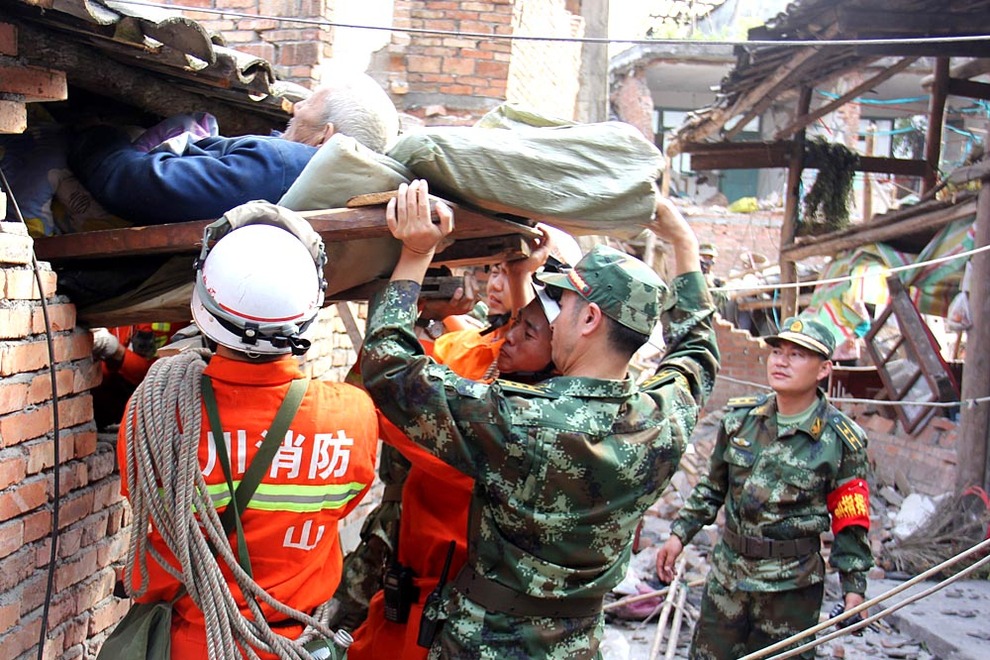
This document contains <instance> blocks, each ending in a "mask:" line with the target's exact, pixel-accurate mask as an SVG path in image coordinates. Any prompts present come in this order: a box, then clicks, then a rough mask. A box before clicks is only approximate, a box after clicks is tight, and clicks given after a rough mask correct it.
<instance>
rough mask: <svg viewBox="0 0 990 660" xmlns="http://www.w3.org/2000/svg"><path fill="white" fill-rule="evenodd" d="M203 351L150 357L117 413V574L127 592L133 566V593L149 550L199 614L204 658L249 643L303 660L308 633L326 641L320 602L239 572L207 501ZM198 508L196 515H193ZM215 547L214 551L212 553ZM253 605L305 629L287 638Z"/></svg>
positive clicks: (144, 577) (235, 653)
mask: <svg viewBox="0 0 990 660" xmlns="http://www.w3.org/2000/svg"><path fill="white" fill-rule="evenodd" d="M210 355H211V354H210V352H209V351H207V350H204V349H197V350H190V351H186V352H183V353H181V354H179V355H176V356H174V357H169V358H163V359H160V360H158V361H156V362H155V363H154V364H153V365H152V366H151V369H150V370H149V371H148V375H147V376H146V377H145V379H144V381H142V383H141V385H140V386H138V388H137V390H136V391H135V393H134V396H133V398H132V400H131V404H130V406H129V408H128V412H127V415H126V426H125V433H126V443H127V450H126V451H127V456H126V466H127V475H128V481H129V486H130V497H129V499H130V503H131V510H132V521H131V526H130V533H131V538H130V544H129V547H128V552H127V565H126V567H125V573H124V574H125V579H126V583H127V585H128V589H130V588H131V585H133V584H134V581H133V578H134V572H135V570H137V574H138V576H139V577H140V583H139V586H138V588H137V589H136V590H134V591H133V592H132V593H131V596H132V597H139V596H141V595H142V594H144V593H145V592H146V591H147V588H148V569H147V556H148V554H150V555H151V556H152V557H154V559H155V561H157V562H158V563H159V565H161V566H162V567H163V568H164V569H165V570H166V571H167V572H168V573H169V574H170V575H172V576H173V577H174V578H175V579H177V580H179V581H180V582H181V583H182V584H184V585H185V588H186V590H187V591H188V594H189V596H190V597H191V598H192V599H193V602H195V603H196V605H197V606H198V607H199V608H200V609H201V610H202V612H203V615H204V617H205V619H206V641H207V645H208V648H209V655H210V657H211V658H239V657H241V655H242V654H243V655H245V656H247V657H248V658H252V659H257V658H258V657H259V656H258V654H257V653H256V652H255V650H254V649H259V650H264V651H267V652H270V653H275V654H276V655H278V656H279V657H280V658H286V659H289V660H297V659H298V660H309V659H310V658H312V655H311V654H310V653H309V652H308V651H307V650H305V649H304V648H303V644H305V643H306V642H307V641H309V640H311V639H313V638H314V637H316V636H322V637H326V638H327V639H329V638H332V637H333V632H332V631H330V629H329V627H328V626H327V621H328V620H329V615H330V609H329V607H327V606H326V605H324V606H321V607H320V608H318V609H317V611H316V613H315V617H312V616H309V615H307V614H304V613H302V612H299V611H296V610H295V609H293V608H291V607H288V606H286V605H284V604H282V603H280V602H279V601H277V600H275V599H274V598H272V597H271V596H269V595H268V593H267V592H265V590H264V589H262V588H261V587H260V586H258V584H257V583H256V582H255V581H254V580H253V579H252V578H251V577H250V576H249V575H248V574H247V573H245V572H244V570H243V569H242V568H241V566H240V564H239V563H238V561H237V557H236V556H235V555H234V552H233V550H232V549H231V547H230V543H229V541H228V539H227V535H226V534H225V533H224V531H223V525H222V524H221V523H220V517H219V516H218V514H217V510H216V509H215V508H214V506H213V501H212V499H211V498H210V493H209V490H208V489H207V484H206V480H205V479H204V478H203V473H202V471H201V469H200V466H199V457H198V451H199V441H200V434H201V430H202V423H203V420H202V403H201V402H202V398H201V393H200V376H201V374H202V373H203V370H204V369H205V367H206V361H207V360H209V357H210ZM197 512H198V515H197ZM149 523H150V524H152V525H154V528H155V529H156V530H157V531H158V532H159V533H160V534H161V535H162V538H163V539H164V541H165V544H166V545H167V546H168V548H169V550H171V552H172V554H173V555H175V558H176V560H177V561H178V564H179V570H176V569H175V568H174V567H173V566H172V565H171V564H170V563H169V562H168V561H166V560H165V559H164V558H163V557H162V556H161V555H160V553H158V551H157V550H155V548H154V547H153V546H152V545H151V544H150V543H149V542H148V529H149V527H148V525H149ZM211 546H212V548H214V549H215V551H216V554H214V552H213V551H212V550H211ZM220 562H223V564H226V566H227V568H228V569H229V570H230V572H231V573H232V574H233V576H234V579H235V581H236V583H237V585H238V587H240V590H241V592H242V593H243V594H244V595H245V597H246V600H247V604H248V608H249V609H250V612H251V617H250V618H248V617H245V616H244V615H243V614H242V613H241V611H240V608H238V606H237V602H236V601H235V599H234V596H233V594H231V591H230V587H229V586H228V585H227V582H226V580H225V578H224V575H223V573H222V572H221V568H220V566H221V564H220ZM259 602H261V603H264V604H265V605H267V606H268V607H270V608H271V609H273V610H275V611H277V612H279V613H281V614H283V615H285V616H286V617H288V618H290V619H294V620H296V621H299V622H301V623H303V624H305V625H306V630H305V632H304V633H303V635H302V636H301V637H300V638H299V639H297V640H292V639H289V638H287V637H283V636H282V635H279V634H278V633H276V632H274V631H273V630H272V629H271V627H270V626H269V625H268V623H267V621H266V620H265V616H264V614H263V612H262V611H261V608H260V606H259V604H258V603H259Z"/></svg>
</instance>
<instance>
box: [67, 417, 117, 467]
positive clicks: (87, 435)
mask: <svg viewBox="0 0 990 660" xmlns="http://www.w3.org/2000/svg"><path fill="white" fill-rule="evenodd" d="M71 437H72V441H73V451H72V455H73V456H74V457H75V458H85V457H86V456H89V455H90V454H92V453H94V452H95V451H96V441H97V437H96V431H95V430H93V429H87V430H83V431H79V432H77V433H74V434H72V436H71ZM114 465H115V466H116V461H115V462H114ZM94 478H96V479H102V478H103V477H102V476H99V477H94Z"/></svg>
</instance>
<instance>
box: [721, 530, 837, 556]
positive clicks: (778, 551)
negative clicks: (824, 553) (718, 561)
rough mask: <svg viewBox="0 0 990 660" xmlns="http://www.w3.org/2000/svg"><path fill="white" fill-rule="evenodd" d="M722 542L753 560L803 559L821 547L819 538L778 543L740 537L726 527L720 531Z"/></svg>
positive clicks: (757, 538)
mask: <svg viewBox="0 0 990 660" xmlns="http://www.w3.org/2000/svg"><path fill="white" fill-rule="evenodd" d="M722 540H723V541H725V544H726V545H727V546H729V547H730V548H732V549H733V550H735V551H736V552H738V553H739V554H741V555H743V556H744V557H750V558H753V559H770V558H777V559H782V558H786V557H803V556H804V555H810V554H811V553H813V552H818V551H819V550H820V549H821V547H822V545H821V538H820V537H818V536H806V537H804V538H800V539H791V540H788V541H779V540H777V539H768V538H763V537H759V536H742V535H741V534H736V533H735V532H733V531H732V530H731V529H729V527H728V526H726V527H725V529H724V530H723V531H722Z"/></svg>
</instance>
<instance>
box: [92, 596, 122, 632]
mask: <svg viewBox="0 0 990 660" xmlns="http://www.w3.org/2000/svg"><path fill="white" fill-rule="evenodd" d="M130 606H131V601H129V600H127V599H120V598H110V599H107V601H106V602H103V603H100V604H99V605H98V606H96V607H94V608H93V610H92V612H91V613H90V618H89V634H90V636H93V635H95V634H97V633H100V632H103V631H104V630H106V629H107V628H109V627H110V626H114V625H116V624H117V622H118V621H120V620H121V619H123V618H124V615H125V614H127V610H128V609H130Z"/></svg>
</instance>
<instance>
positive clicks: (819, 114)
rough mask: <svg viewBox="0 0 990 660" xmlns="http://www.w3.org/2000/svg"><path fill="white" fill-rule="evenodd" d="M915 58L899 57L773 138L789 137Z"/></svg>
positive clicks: (904, 67)
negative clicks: (898, 59) (890, 64)
mask: <svg viewBox="0 0 990 660" xmlns="http://www.w3.org/2000/svg"><path fill="white" fill-rule="evenodd" d="M916 60H917V58H916V57H905V58H903V59H901V60H900V61H899V62H897V63H896V64H894V65H893V66H891V67H889V68H887V69H885V70H884V71H881V72H880V73H878V74H877V75H875V76H873V77H872V78H870V79H869V80H866V81H864V82H863V83H862V84H859V85H856V86H855V87H853V88H852V89H851V90H849V91H848V92H846V93H845V94H843V95H842V96H840V97H839V98H837V99H835V100H834V101H830V102H829V103H826V104H825V105H823V106H821V107H819V108H816V109H815V110H814V111H813V112H809V113H808V114H807V115H804V116H803V117H797V118H796V119H795V120H794V121H793V122H791V123H790V125H788V126H786V127H785V128H782V129H780V130H779V131H777V133H776V134H775V135H774V139H775V140H784V139H787V138H789V137H791V136H792V135H794V133H796V132H797V131H799V130H801V129H802V128H804V127H806V126H808V125H810V124H811V123H812V122H814V121H816V120H817V119H819V118H820V117H824V116H825V115H827V114H828V113H830V112H832V111H833V110H835V109H837V108H840V107H842V106H843V105H845V104H846V103H848V102H849V101H851V100H853V99H854V98H856V97H857V96H859V95H860V94H862V93H863V92H865V91H868V90H870V89H873V88H874V87H876V86H877V85H879V84H880V83H882V82H884V81H885V80H888V79H890V78H893V77H894V76H896V75H897V74H898V73H900V72H901V71H903V70H904V69H906V68H908V67H909V66H911V64H912V63H913V62H915V61H916Z"/></svg>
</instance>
